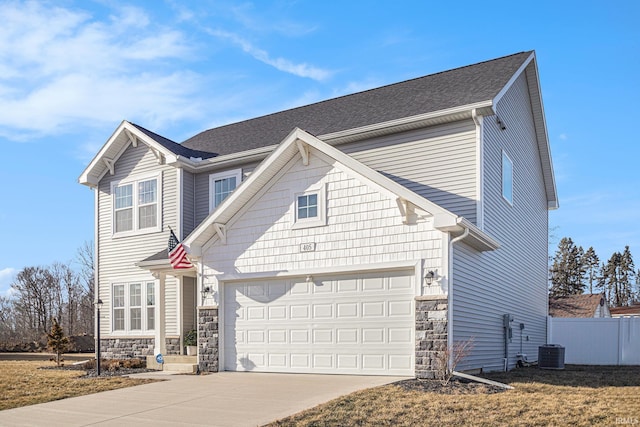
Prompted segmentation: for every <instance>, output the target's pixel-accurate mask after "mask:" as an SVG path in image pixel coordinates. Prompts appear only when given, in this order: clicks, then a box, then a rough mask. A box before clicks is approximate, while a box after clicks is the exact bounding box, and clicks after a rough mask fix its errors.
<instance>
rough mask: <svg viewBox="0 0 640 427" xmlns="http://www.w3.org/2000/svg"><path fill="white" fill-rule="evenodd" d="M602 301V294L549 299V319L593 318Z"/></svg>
mask: <svg viewBox="0 0 640 427" xmlns="http://www.w3.org/2000/svg"><path fill="white" fill-rule="evenodd" d="M601 300H603V301H604V296H603V295H602V294H582V295H567V296H564V297H549V316H551V317H594V315H595V312H596V308H598V305H600V304H601V302H600V301H601Z"/></svg>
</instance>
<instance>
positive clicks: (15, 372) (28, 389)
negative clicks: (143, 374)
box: [0, 361, 153, 410]
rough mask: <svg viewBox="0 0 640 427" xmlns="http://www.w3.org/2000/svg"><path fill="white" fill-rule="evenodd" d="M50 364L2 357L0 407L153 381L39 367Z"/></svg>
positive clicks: (29, 403) (5, 407) (12, 406)
mask: <svg viewBox="0 0 640 427" xmlns="http://www.w3.org/2000/svg"><path fill="white" fill-rule="evenodd" d="M51 365H52V364H51V363H50V362H42V361H1V362H0V410H3V409H10V408H17V407H19V406H27V405H34V404H36V403H44V402H50V401H52V400H59V399H64V398H67V397H74V396H82V395H85V394H91V393H98V392H100V391H106V390H115V389H117V388H124V387H131V386H134V385H139V384H145V383H148V382H152V381H153V380H144V379H132V378H124V377H109V378H79V377H80V376H82V375H84V371H68V370H56V369H38V368H39V367H41V366H51Z"/></svg>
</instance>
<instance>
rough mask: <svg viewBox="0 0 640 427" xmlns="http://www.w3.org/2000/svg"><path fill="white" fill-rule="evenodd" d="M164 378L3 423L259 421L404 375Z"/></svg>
mask: <svg viewBox="0 0 640 427" xmlns="http://www.w3.org/2000/svg"><path fill="white" fill-rule="evenodd" d="M142 375H145V374H142ZM155 375H157V376H159V375H158V374H155ZM162 378H166V379H167V380H168V381H162V382H157V383H152V384H144V385H141V386H137V387H129V388H125V389H120V390H112V391H106V392H102V393H97V394H92V395H87V396H81V397H74V398H69V399H64V400H58V401H55V402H49V403H43V404H39V405H33V406H26V407H23V408H16V409H8V410H5V411H0V425H2V426H47V427H53V426H89V425H91V426H129V425H131V426H133V425H135V426H151V425H153V426H178V425H184V426H194V425H195V426H197V425H202V426H205V425H206V426H259V425H263V424H266V423H268V422H271V421H275V420H277V419H280V418H283V417H286V416H288V415H292V414H295V413H297V412H300V411H302V410H304V409H307V408H311V407H313V406H316V405H318V404H320V403H324V402H327V401H329V400H331V399H334V398H336V397H339V396H342V395H344V394H348V393H351V392H354V391H356V390H361V389H364V388H369V387H375V386H378V385H383V384H388V383H391V382H394V381H399V380H401V379H405V378H406V377H374V376H351V375H348V376H347V375H307V374H262V373H241V372H220V373H217V374H211V375H202V376H195V375H172V376H162Z"/></svg>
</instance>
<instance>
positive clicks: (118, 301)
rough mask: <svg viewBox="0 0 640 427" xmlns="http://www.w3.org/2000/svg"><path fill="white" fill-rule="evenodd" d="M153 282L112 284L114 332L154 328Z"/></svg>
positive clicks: (143, 330) (138, 331)
mask: <svg viewBox="0 0 640 427" xmlns="http://www.w3.org/2000/svg"><path fill="white" fill-rule="evenodd" d="M155 305H156V304H155V282H152V281H150V282H132V283H118V284H114V285H113V307H112V311H113V323H112V329H113V331H114V332H123V333H144V332H145V331H153V330H154V329H155Z"/></svg>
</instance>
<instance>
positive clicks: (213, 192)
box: [209, 169, 242, 211]
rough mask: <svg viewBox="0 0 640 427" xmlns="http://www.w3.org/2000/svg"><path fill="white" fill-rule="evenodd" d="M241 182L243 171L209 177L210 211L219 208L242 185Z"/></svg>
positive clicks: (227, 172) (235, 170)
mask: <svg viewBox="0 0 640 427" xmlns="http://www.w3.org/2000/svg"><path fill="white" fill-rule="evenodd" d="M241 180H242V170H241V169H234V170H232V171H226V172H220V173H215V174H212V175H209V211H212V210H214V209H215V208H217V207H218V205H220V203H222V201H223V200H224V199H226V198H227V196H229V194H231V193H232V192H233V190H235V189H236V187H237V186H238V185H240V181H241Z"/></svg>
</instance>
